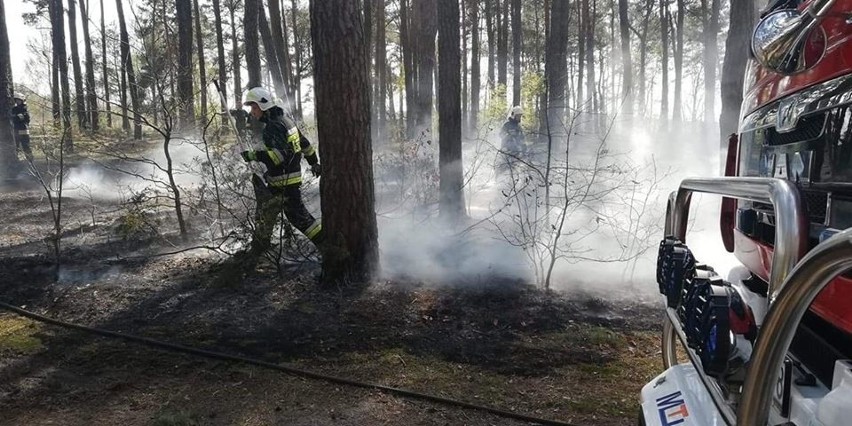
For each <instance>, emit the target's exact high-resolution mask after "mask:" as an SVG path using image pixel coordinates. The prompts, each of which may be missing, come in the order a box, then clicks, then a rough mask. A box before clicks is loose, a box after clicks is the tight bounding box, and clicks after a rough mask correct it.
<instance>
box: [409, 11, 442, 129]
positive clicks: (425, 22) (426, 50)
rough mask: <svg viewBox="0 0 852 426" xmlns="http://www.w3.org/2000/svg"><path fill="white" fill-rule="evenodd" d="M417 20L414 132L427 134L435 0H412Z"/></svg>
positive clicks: (435, 13) (432, 77) (432, 94)
mask: <svg viewBox="0 0 852 426" xmlns="http://www.w3.org/2000/svg"><path fill="white" fill-rule="evenodd" d="M413 4H414V10H415V12H416V16H417V20H418V22H419V30H420V31H419V34H418V36H417V47H418V49H417V58H416V59H417V63H416V64H415V66H416V67H417V99H416V104H417V108H416V111H415V114H416V116H415V120H414V131H415V134H428V132H431V130H432V100H433V97H434V91H433V89H432V86H433V84H434V75H435V35H436V34H437V32H438V10H437V5H436V0H413ZM427 137H428V136H427Z"/></svg>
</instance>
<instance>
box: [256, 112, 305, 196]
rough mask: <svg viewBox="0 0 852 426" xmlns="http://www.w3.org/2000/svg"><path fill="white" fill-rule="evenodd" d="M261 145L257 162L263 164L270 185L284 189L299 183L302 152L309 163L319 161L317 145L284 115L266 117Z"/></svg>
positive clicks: (300, 179)
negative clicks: (263, 146)
mask: <svg viewBox="0 0 852 426" xmlns="http://www.w3.org/2000/svg"><path fill="white" fill-rule="evenodd" d="M261 120H262V121H265V122H266V127H265V128H264V129H263V144H264V145H265V146H266V149H265V150H260V151H257V154H256V158H257V161H260V162H262V163H263V164H265V165H266V169H267V173H266V182H267V183H268V184H269V186H272V187H275V188H283V187H285V186H290V185H298V184H301V183H302V164H301V162H302V155H303V154H304V156H305V159H306V160H308V163H309V164H311V165H312V166H313V165H315V164H317V163H318V162H319V158H317V153H316V148H314V146H313V145H311V143H310V141H308V139H307V138H306V137H305V136H304V135H303V134H302V132H300V131H299V129H298V128H297V127H296V123H295V122H293V120H290V119H289V118H287V117H284V116H283V115H277V116H272V117H265V118H263V119H261Z"/></svg>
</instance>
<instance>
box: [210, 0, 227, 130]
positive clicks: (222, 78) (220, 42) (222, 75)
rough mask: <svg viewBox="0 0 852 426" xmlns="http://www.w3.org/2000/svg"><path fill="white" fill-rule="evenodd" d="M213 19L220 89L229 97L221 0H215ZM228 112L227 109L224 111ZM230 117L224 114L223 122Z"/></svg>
mask: <svg viewBox="0 0 852 426" xmlns="http://www.w3.org/2000/svg"><path fill="white" fill-rule="evenodd" d="M213 19H214V21H213V22H214V25H215V27H214V28H215V30H216V63H217V67H216V68H217V70H216V71H217V75H218V78H219V89H220V90H221V91H222V97H224V98H225V99H226V100H227V99H228V85H227V84H226V83H227V82H228V73H227V65H226V63H225V37H224V35H223V28H222V6H221V3H220V0H213ZM222 112H223V113H227V111H222ZM227 122H228V117H225V116H222V123H223V124H224V123H227Z"/></svg>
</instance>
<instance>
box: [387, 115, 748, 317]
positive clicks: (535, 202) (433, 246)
mask: <svg viewBox="0 0 852 426" xmlns="http://www.w3.org/2000/svg"><path fill="white" fill-rule="evenodd" d="M410 143H412V144H417V143H418V142H417V141H414V142H410ZM420 143H421V144H422V142H420ZM539 143H541V142H539ZM568 143H569V144H570V147H567V146H566V145H565V143H556V144H554V146H556V147H558V148H556V149H554V152H553V156H552V159H551V161H552V163H551V171H550V173H551V176H550V177H549V178H550V185H549V187H550V191H549V192H550V194H548V195H549V196H550V197H552V198H551V199H550V200H549V201H546V200H545V189H544V187H545V186H547V185H543V184H542V182H543V181H542V177H541V176H539V175H540V174H541V173H542V172H543V170H544V166H543V158H544V156H543V155H542V154H541V152H542V151H543V149H544V148H543V147H541V146H533V147H532V151H535V150H538V154H530V156H529V157H527V158H524V159H523V160H522V161H528V162H529V163H530V164H529V165H528V167H526V168H525V167H523V166H520V167H514V168H512V169H511V170H510V171H508V172H507V171H506V170H501V166H502V163H503V162H504V161H505V159H506V156H505V153H502V152H500V151H499V148H500V143H499V138H498V137H497V136H496V135H495V134H493V133H492V134H489V135H487V137H485V138H481V139H479V140H473V141H467V142H465V149H464V154H463V161H464V164H465V188H464V195H465V202H466V207H467V214H468V217H467V218H466V219H465V220H464V221H462V222H460V223H447V222H445V221H444V220H443V219H439V218H438V217H437V214H436V213H437V199H436V198H432V199H425V200H417V201H420V203H419V204H417V203H415V202H412V200H411V199H401V198H397V197H394V196H393V195H392V194H391V195H389V194H384V195H385V197H382V196H381V195H382V194H379V195H380V196H379V197H378V200H379V205H378V206H377V210H378V211H379V212H380V213H381V212H389V213H387V214H380V218H379V227H380V230H379V234H380V247H381V255H382V267H383V271H384V274H385V276H386V277H388V278H398V277H419V278H420V279H423V280H427V281H429V282H433V283H435V284H438V285H489V284H493V283H506V282H526V283H538V284H542V282H543V278H545V276H546V275H547V274H548V273H549V274H550V275H551V276H550V280H549V284H550V287H551V288H553V289H555V290H561V291H571V292H583V293H589V294H592V295H595V296H602V297H606V298H610V299H613V298H615V299H621V298H633V299H635V298H637V297H639V298H641V299H643V300H651V299H653V298H655V297H656V296H657V289H656V283H655V280H654V274H655V269H656V263H655V262H656V261H655V259H656V247H657V245H658V243H659V240H660V239H661V238H662V236H663V222H664V218H665V208H666V200H667V198H668V195H669V193H670V192H671V191H674V190H677V188H678V185H679V184H680V181H681V180H682V179H684V178H686V177H708V176H718V175H719V173H718V170H719V164H718V161H717V159H718V158H719V155H718V148H717V146H718V144H717V143H716V142H715V141H711V140H710V138H708V137H706V136H705V135H704V134H703V130H702V127H701V126H700V125H699V124H693V123H685V124H683V125H681V126H679V127H678V128H671V129H663V130H661V129H659V128H657V125H656V123H654V122H649V121H643V122H629V121H626V120H617V121H615V122H614V123H612V127H611V128H606V129H604V131H603V132H600V133H596V132H592V131H582V130H577V131H575V132H572V135H571V138H570V140H569V141H568ZM566 149H567V151H568V157H567V158H568V160H567V161H566V154H565V150H566ZM417 150H418V152H419V153H420V154H419V157H418V161H419V162H420V163H421V164H424V165H426V164H430V161H431V165H432V168H431V169H429V171H427V170H425V169H424V168H423V167H421V168H416V169H414V170H416V173H413V174H412V175H411V176H409V177H408V185H409V186H416V185H417V184H420V185H424V186H426V187H428V188H427V189H423V188H421V189H419V190H418V189H417V188H409V189H402V190H399V188H396V187H397V186H400V185H403V186H404V184H401V183H400V182H399V180H400V179H399V178H397V179H396V180H395V181H394V183H393V184H391V186H394V187H395V188H396V189H397V190H398V191H397V193H398V194H405V193H430V192H431V190H432V189H435V190H436V189H437V188H436V186H437V184H436V179H438V177H437V176H434V175H433V174H432V173H431V171H434V170H437V169H436V168H435V165H434V162H435V159H436V158H437V153H436V147H433V145H432V144H428V145H426V146H420V147H418V148H417ZM376 176H377V188H382V187H388V186H389V184H388V182H382V179H388V174H387V173H384V174H383V173H382V172H381V171H377V173H376ZM530 176H532V177H530ZM530 181H531V182H532V183H531V184H530ZM608 185H609V186H608ZM583 188H586V189H588V191H586V192H587V193H588V192H593V193H594V194H597V195H596V196H594V197H591V196H588V194H585V196H586V198H582V197H579V198H578V195H577V194H578V193H580V194H582V193H583ZM578 191H579V192H578ZM720 200H721V198H720V197H716V196H708V195H705V196H701V195H699V194H696V196H694V197H693V202H692V206H691V210H690V227H689V232H688V240H689V244H690V246H691V247H693V249H694V251H695V252H696V254H697V255H698V256H699V259H700V260H701V261H703V262H705V263H708V264H710V265H712V266H714V267H715V268H716V269H717V270H719V271H720V272H721V273H722V275H723V276H724V275H725V270H727V269H728V268H730V267H731V266H733V265H734V264H735V261H734V260H733V258H732V256H729V255H727V253H724V249H723V246H722V245H721V238H720V236H719V225H718V222H719V214H718V213H719V204H720ZM405 203H408V206H407V207H403V206H401V205H402V204H405ZM548 205H549V206H550V208H548ZM563 217H564V220H563ZM557 225H558V229H557ZM533 233H537V234H535V235H533ZM535 251H537V252H538V254H537V255H535V254H534V253H533V252H535ZM726 255H727V256H726ZM548 270H549V272H548Z"/></svg>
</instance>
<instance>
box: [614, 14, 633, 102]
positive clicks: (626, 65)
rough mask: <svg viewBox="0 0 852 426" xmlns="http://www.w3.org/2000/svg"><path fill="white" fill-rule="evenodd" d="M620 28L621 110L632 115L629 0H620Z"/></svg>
mask: <svg viewBox="0 0 852 426" xmlns="http://www.w3.org/2000/svg"><path fill="white" fill-rule="evenodd" d="M618 30H619V34H621V67H622V69H621V73H622V75H621V96H622V98H621V112H622V113H623V114H628V115H630V114H633V57H632V56H631V53H630V21H629V15H628V13H627V0H618Z"/></svg>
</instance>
